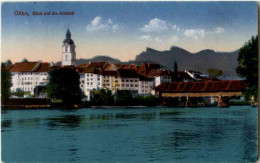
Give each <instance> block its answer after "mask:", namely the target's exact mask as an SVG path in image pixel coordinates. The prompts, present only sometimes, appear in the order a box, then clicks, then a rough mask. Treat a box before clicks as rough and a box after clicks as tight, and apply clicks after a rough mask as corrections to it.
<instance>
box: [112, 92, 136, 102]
mask: <svg viewBox="0 0 260 163" xmlns="http://www.w3.org/2000/svg"><path fill="white" fill-rule="evenodd" d="M115 103H116V104H117V105H123V106H130V105H134V102H133V94H132V92H131V91H130V90H117V91H116V93H115Z"/></svg>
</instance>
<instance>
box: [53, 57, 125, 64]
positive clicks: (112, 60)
mask: <svg viewBox="0 0 260 163" xmlns="http://www.w3.org/2000/svg"><path fill="white" fill-rule="evenodd" d="M89 62H108V63H121V61H120V60H119V59H115V58H112V57H109V56H95V57H93V58H90V59H84V58H80V59H77V60H76V63H77V65H82V64H88V63H89ZM55 65H57V66H60V65H61V61H59V62H57V63H55Z"/></svg>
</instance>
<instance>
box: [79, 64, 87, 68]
mask: <svg viewBox="0 0 260 163" xmlns="http://www.w3.org/2000/svg"><path fill="white" fill-rule="evenodd" d="M87 65H88V64H82V65H77V67H87Z"/></svg>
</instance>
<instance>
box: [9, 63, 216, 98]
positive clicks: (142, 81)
mask: <svg viewBox="0 0 260 163" xmlns="http://www.w3.org/2000/svg"><path fill="white" fill-rule="evenodd" d="M62 67H68V68H75V69H76V71H77V72H78V73H79V75H80V88H81V90H82V91H83V92H84V93H85V95H86V96H87V97H88V98H89V97H90V93H91V90H93V89H102V88H103V89H109V90H111V91H112V93H115V91H116V90H130V91H132V92H135V93H138V94H141V95H148V94H154V88H155V87H156V86H158V85H160V84H162V83H168V82H171V81H172V77H173V72H172V71H170V70H165V69H163V68H161V66H160V65H159V64H151V63H142V64H141V65H140V66H137V65H135V64H123V65H122V64H113V63H107V62H91V63H89V64H83V65H78V66H72V65H68V66H54V65H53V64H50V63H47V62H42V61H38V62H22V63H15V64H14V65H12V66H11V67H9V68H8V70H9V72H10V73H11V76H12V87H11V91H12V92H15V91H16V90H17V89H21V90H23V91H25V92H30V93H31V94H34V88H35V87H36V86H44V85H46V84H47V83H48V72H49V71H51V70H53V69H57V68H62ZM178 78H179V81H184V82H187V81H195V80H205V76H203V74H202V73H200V72H196V71H191V70H190V71H179V72H178ZM207 80H211V78H209V77H208V78H207Z"/></svg>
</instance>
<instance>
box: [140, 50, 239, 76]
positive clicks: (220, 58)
mask: <svg viewBox="0 0 260 163" xmlns="http://www.w3.org/2000/svg"><path fill="white" fill-rule="evenodd" d="M238 53H239V50H237V51H234V52H215V51H214V50H211V49H206V50H202V51H200V52H197V53H191V52H189V51H187V50H185V49H182V48H180V47H177V46H172V47H171V48H170V50H166V51H158V50H155V49H152V48H147V49H146V51H144V52H142V53H141V54H139V55H137V56H136V59H135V61H136V62H147V61H149V62H156V63H158V64H161V65H164V66H166V67H167V68H168V69H173V65H174V61H176V62H177V63H178V69H179V70H185V69H186V70H189V69H192V70H199V71H201V72H204V73H207V69H208V68H210V67H214V68H217V69H221V70H223V74H224V75H236V72H235V68H236V67H237V57H238Z"/></svg>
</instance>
